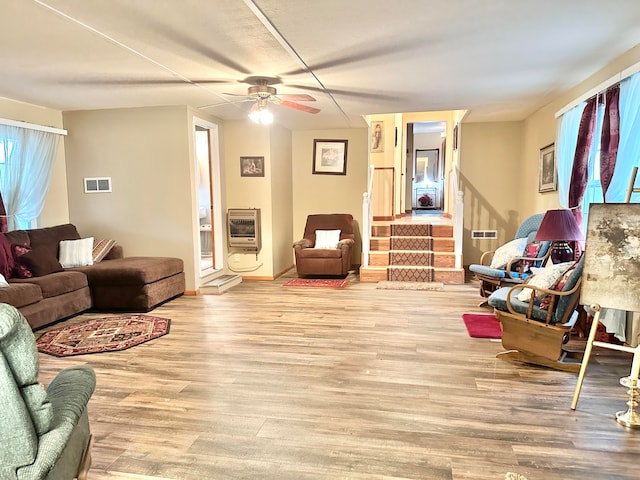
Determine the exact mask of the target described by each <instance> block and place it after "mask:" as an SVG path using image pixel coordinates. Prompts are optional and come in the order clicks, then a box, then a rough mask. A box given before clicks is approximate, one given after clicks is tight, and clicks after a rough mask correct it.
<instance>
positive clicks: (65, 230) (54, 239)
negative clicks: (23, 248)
mask: <svg viewBox="0 0 640 480" xmlns="http://www.w3.org/2000/svg"><path fill="white" fill-rule="evenodd" d="M28 233H29V240H30V243H29V246H30V247H31V248H32V249H33V250H36V251H46V252H47V253H48V254H49V255H50V256H53V257H55V258H58V247H59V245H60V242H61V241H62V240H78V239H79V238H80V235H79V234H78V230H76V227H75V225H72V224H70V223H67V224H64V225H56V226H55V227H46V228H36V229H34V230H29V231H28Z"/></svg>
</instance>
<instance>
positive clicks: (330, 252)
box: [296, 248, 342, 259]
mask: <svg viewBox="0 0 640 480" xmlns="http://www.w3.org/2000/svg"><path fill="white" fill-rule="evenodd" d="M296 255H297V258H298V259H300V258H342V250H340V249H338V248H326V249H325V248H303V249H302V250H298V251H297V253H296Z"/></svg>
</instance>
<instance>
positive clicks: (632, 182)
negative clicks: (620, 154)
mask: <svg viewBox="0 0 640 480" xmlns="http://www.w3.org/2000/svg"><path fill="white" fill-rule="evenodd" d="M637 175H638V167H633V170H631V180H629V186H628V187H627V196H626V197H625V199H624V203H631V195H632V194H634V193H640V187H634V185H635V183H636V176H637Z"/></svg>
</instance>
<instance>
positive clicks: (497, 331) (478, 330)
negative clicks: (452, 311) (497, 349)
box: [462, 313, 502, 338]
mask: <svg viewBox="0 0 640 480" xmlns="http://www.w3.org/2000/svg"><path fill="white" fill-rule="evenodd" d="M462 320H463V321H464V325H465V327H467V332H468V333H469V336H470V337H473V338H502V328H500V320H498V319H497V318H496V316H495V315H494V314H493V313H463V314H462Z"/></svg>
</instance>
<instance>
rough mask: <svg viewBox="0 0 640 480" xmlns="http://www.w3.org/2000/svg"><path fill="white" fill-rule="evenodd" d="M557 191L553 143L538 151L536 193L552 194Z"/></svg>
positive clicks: (554, 147)
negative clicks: (538, 162)
mask: <svg viewBox="0 0 640 480" xmlns="http://www.w3.org/2000/svg"><path fill="white" fill-rule="evenodd" d="M557 189H558V172H557V170H556V146H555V144H554V143H552V144H550V145H547V146H546V147H543V148H541V149H540V164H539V167H538V192H554V191H556V190H557Z"/></svg>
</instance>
